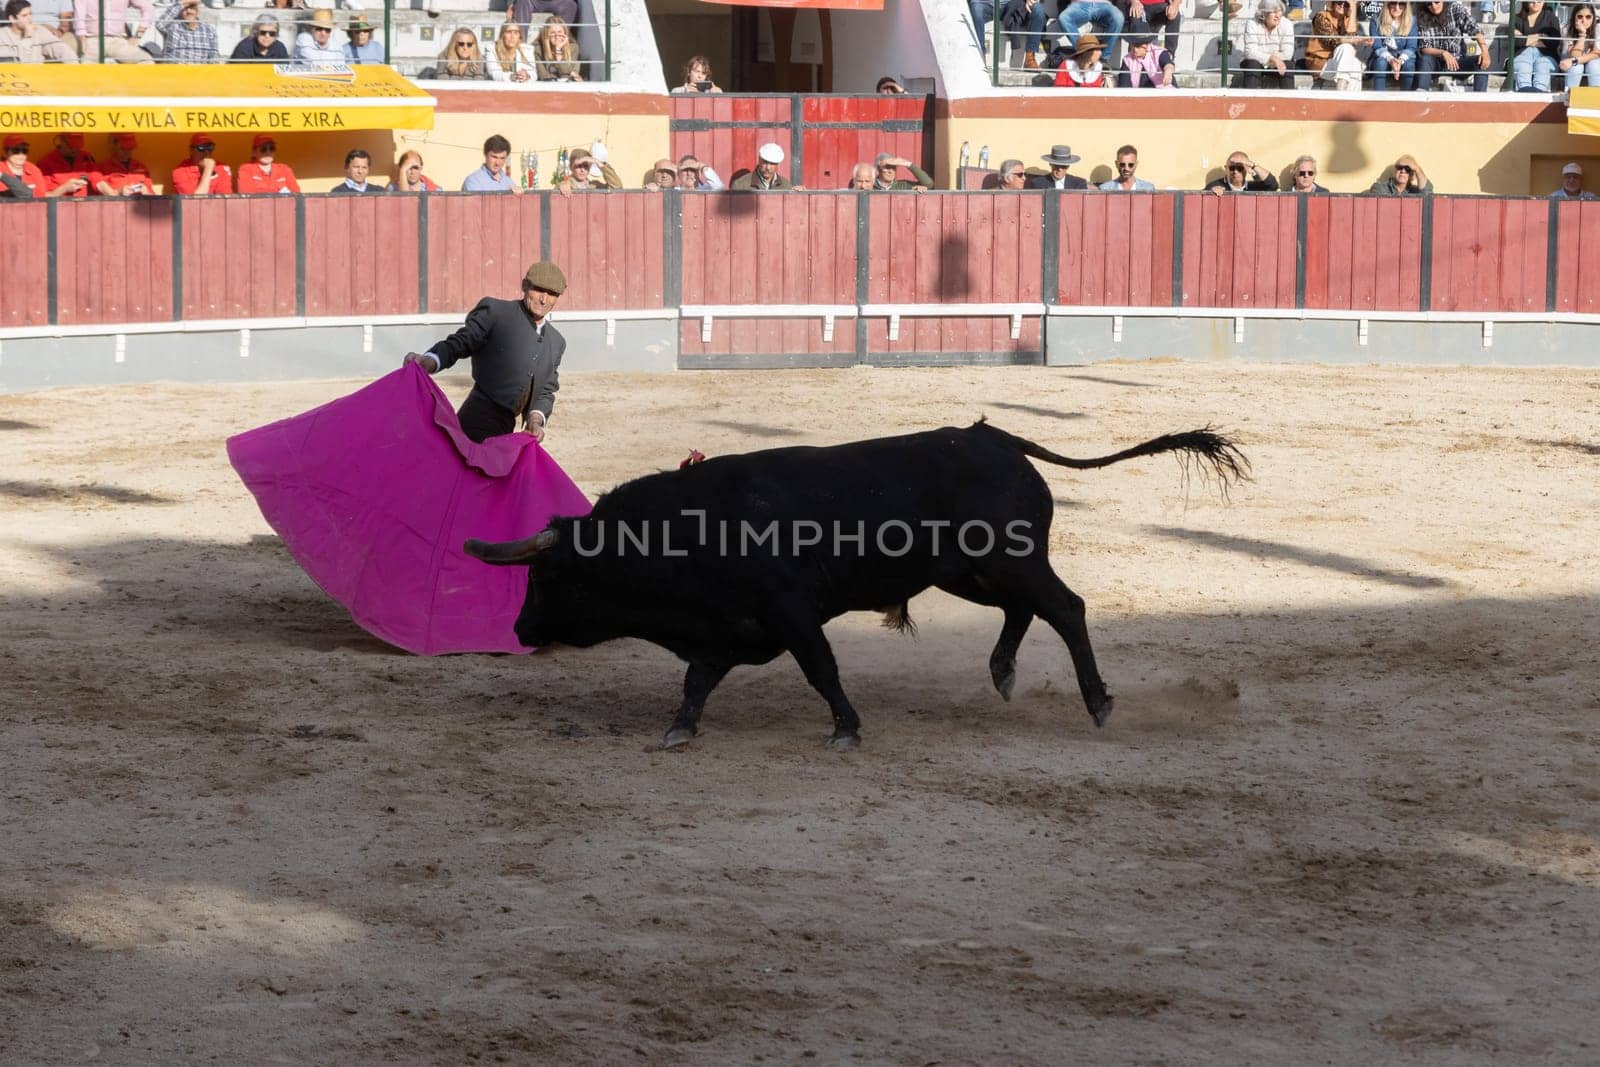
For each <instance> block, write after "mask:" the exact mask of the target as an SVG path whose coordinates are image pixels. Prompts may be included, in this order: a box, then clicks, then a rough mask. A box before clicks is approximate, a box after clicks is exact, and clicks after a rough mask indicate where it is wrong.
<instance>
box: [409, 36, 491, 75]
mask: <svg viewBox="0 0 1600 1067" xmlns="http://www.w3.org/2000/svg"><path fill="white" fill-rule="evenodd" d="M439 59H440V60H441V62H440V63H439V65H438V66H437V67H435V68H433V76H434V77H435V78H443V79H445V80H447V81H449V80H454V81H486V80H488V77H489V67H488V64H486V63H485V62H484V61H483V52H482V50H481V49H479V48H478V35H477V34H475V33H473V32H472V30H470V29H468V28H467V27H466V26H462V27H460V28H458V29H457V30H456V32H455V33H452V34H451V35H450V40H448V41H447V42H445V46H444V51H442V52H440V53H439ZM424 76H426V75H424Z"/></svg>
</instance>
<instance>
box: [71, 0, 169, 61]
mask: <svg viewBox="0 0 1600 1067" xmlns="http://www.w3.org/2000/svg"><path fill="white" fill-rule="evenodd" d="M101 2H102V0H72V32H73V33H75V34H77V35H78V43H79V45H81V46H82V47H83V55H84V59H85V60H87V61H88V62H90V63H98V62H100V39H99V33H100V10H101V8H100V5H101ZM104 3H105V13H106V36H105V57H106V61H107V62H109V63H154V62H155V60H156V57H155V56H153V55H151V54H150V53H149V52H146V51H145V50H144V49H143V48H140V47H139V39H140V38H141V37H143V36H144V31H145V30H146V29H148V28H149V24H150V20H151V19H153V18H155V14H156V9H155V5H154V4H152V3H151V2H150V0H104ZM129 8H132V9H133V10H134V11H135V12H137V13H138V16H139V17H136V18H135V19H134V20H133V22H132V24H131V26H132V28H131V29H130V23H129V19H128V15H129V11H128V9H129Z"/></svg>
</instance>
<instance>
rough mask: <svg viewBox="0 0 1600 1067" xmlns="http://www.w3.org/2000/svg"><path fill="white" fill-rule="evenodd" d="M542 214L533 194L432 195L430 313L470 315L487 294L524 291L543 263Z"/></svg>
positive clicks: (505, 295)
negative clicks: (526, 278)
mask: <svg viewBox="0 0 1600 1067" xmlns="http://www.w3.org/2000/svg"><path fill="white" fill-rule="evenodd" d="M603 195H610V194H603ZM552 199H554V197H552ZM541 210H542V208H541V205H540V197H538V196H532V195H523V196H509V195H506V194H504V193H496V194H492V195H486V196H472V195H467V194H462V195H455V194H451V195H445V196H439V195H431V196H429V197H428V310H429V311H434V312H444V311H467V310H470V309H471V308H472V306H473V305H474V304H476V303H477V302H478V301H479V300H481V299H483V298H484V297H485V296H499V297H504V298H507V299H509V298H511V297H514V296H516V295H517V294H518V293H520V292H521V291H522V277H523V275H525V274H526V273H527V272H528V264H530V263H534V262H537V261H538V259H539V225H540V223H539V213H540V211H541ZM552 236H553V235H552ZM552 247H553V241H552ZM569 277H570V275H569ZM574 295H576V294H574Z"/></svg>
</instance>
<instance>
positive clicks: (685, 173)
mask: <svg viewBox="0 0 1600 1067" xmlns="http://www.w3.org/2000/svg"><path fill="white" fill-rule="evenodd" d="M727 187H728V186H727V183H726V182H724V181H723V180H722V176H721V175H720V174H718V173H717V172H716V169H715V168H713V167H711V166H708V165H707V164H704V163H701V162H700V161H699V160H698V159H696V158H695V157H694V156H684V157H683V158H682V159H680V160H678V188H679V189H691V190H693V191H695V192H700V193H714V192H717V191H718V190H721V189H726V188H727Z"/></svg>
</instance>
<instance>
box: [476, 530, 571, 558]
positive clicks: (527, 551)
mask: <svg viewBox="0 0 1600 1067" xmlns="http://www.w3.org/2000/svg"><path fill="white" fill-rule="evenodd" d="M556 539H557V534H556V532H555V531H554V530H544V531H541V532H540V533H537V534H535V535H534V536H532V537H529V538H526V539H524V540H521V541H479V540H477V539H476V538H474V539H472V540H469V541H468V542H467V543H466V544H464V545H462V546H461V548H462V550H463V551H464V552H466V554H467V555H469V556H472V557H473V558H475V559H481V560H483V561H484V562H485V563H495V564H498V565H500V566H502V567H511V566H516V565H518V564H522V563H527V562H528V561H529V560H531V559H533V557H534V556H536V555H538V554H539V553H540V552H543V551H544V550H545V549H547V548H550V547H551V546H553V545H554V544H555V543H556Z"/></svg>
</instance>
